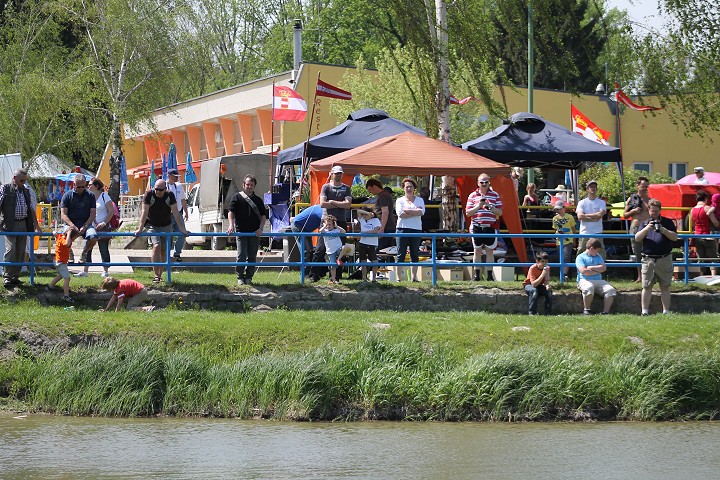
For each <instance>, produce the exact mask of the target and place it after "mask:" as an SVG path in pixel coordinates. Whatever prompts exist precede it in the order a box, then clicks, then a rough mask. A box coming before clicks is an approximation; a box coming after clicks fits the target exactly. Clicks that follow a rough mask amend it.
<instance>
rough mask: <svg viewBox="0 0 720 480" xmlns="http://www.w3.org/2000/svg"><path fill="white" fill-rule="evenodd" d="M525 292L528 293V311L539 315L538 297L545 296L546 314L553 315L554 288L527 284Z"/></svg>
mask: <svg viewBox="0 0 720 480" xmlns="http://www.w3.org/2000/svg"><path fill="white" fill-rule="evenodd" d="M525 293H527V294H528V313H529V314H530V315H537V304H538V297H545V315H552V290H548V289H547V288H545V285H540V286H539V287H537V288H535V287H533V286H532V285H530V284H527V285H525Z"/></svg>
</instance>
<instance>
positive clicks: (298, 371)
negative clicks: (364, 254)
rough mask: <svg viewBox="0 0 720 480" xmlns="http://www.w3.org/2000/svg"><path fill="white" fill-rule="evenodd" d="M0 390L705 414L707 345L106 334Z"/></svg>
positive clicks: (147, 399) (299, 411)
mask: <svg viewBox="0 0 720 480" xmlns="http://www.w3.org/2000/svg"><path fill="white" fill-rule="evenodd" d="M0 380H2V381H1V382H0V385H2V389H1V390H0V392H1V393H2V395H3V396H6V397H7V396H11V397H12V398H15V399H18V400H21V401H24V402H25V403H26V404H27V405H28V406H30V407H31V408H32V409H38V410H42V411H47V412H54V413H61V414H69V415H111V416H127V415H129V416H136V415H139V416H147V415H158V414H163V415H182V416H216V417H239V418H253V417H264V418H277V419H295V420H312V419H315V420H338V419H339V420H354V419H396V420H398V419H404V420H408V419H411V420H452V421H455V420H557V419H582V420H585V419H619V420H664V419H714V418H716V416H717V414H718V409H719V408H720V354H718V352H704V353H700V352H696V353H686V354H680V353H673V354H652V353H648V352H636V353H621V354H616V355H613V356H611V357H609V358H606V357H601V356H597V355H590V354H585V355H584V354H576V353H572V352H570V351H567V350H558V351H551V350H549V349H536V348H519V349H513V350H507V351H494V352H487V353H484V354H473V355H468V356H464V355H459V354H458V353H457V352H456V351H453V350H450V349H447V348H444V347H438V346H433V345H429V344H427V343H424V342H421V341H417V340H416V341H407V342H403V343H393V342H389V341H386V340H384V339H382V338H381V336H378V335H369V336H367V337H366V338H365V339H364V340H363V341H362V342H360V343H358V344H355V345H349V346H346V347H342V348H332V347H325V348H320V349H315V350H311V351H308V352H304V353H279V352H275V353H265V354H257V355H250V356H247V357H244V358H242V359H238V360H235V361H227V360H226V359H224V358H223V357H221V356H218V355H216V354H214V353H213V352H208V351H205V352H200V351H197V350H193V351H189V350H186V349H183V348H180V349H175V348H167V347H166V346H163V345H161V344H159V343H158V342H148V341H143V342H141V341H137V340H136V341H129V340H120V341H114V342H108V343H102V344H98V345H94V346H92V347H81V348H74V349H71V350H70V351H67V352H59V351H58V352H48V353H44V354H41V355H39V356H37V357H34V358H30V357H16V358H15V359H14V360H12V361H8V362H4V363H3V364H2V365H1V366H0Z"/></svg>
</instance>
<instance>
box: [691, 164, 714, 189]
mask: <svg viewBox="0 0 720 480" xmlns="http://www.w3.org/2000/svg"><path fill="white" fill-rule="evenodd" d="M694 171H695V177H696V178H695V181H694V182H693V184H695V185H709V184H710V182H708V179H707V178H705V169H704V168H703V167H695V170H694Z"/></svg>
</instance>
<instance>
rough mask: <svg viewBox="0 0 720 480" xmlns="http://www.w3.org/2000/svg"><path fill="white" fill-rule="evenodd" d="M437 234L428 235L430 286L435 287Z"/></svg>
mask: <svg viewBox="0 0 720 480" xmlns="http://www.w3.org/2000/svg"><path fill="white" fill-rule="evenodd" d="M436 240H437V234H434V235H431V236H430V242H431V243H430V255H432V260H431V262H432V286H433V288H435V287H437V255H435V245H436Z"/></svg>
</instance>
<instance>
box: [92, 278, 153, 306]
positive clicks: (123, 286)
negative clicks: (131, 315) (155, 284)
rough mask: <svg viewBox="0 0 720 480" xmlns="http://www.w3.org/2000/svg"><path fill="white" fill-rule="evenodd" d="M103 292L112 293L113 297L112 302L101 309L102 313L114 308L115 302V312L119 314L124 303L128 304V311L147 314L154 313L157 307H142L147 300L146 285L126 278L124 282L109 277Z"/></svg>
mask: <svg viewBox="0 0 720 480" xmlns="http://www.w3.org/2000/svg"><path fill="white" fill-rule="evenodd" d="M101 288H102V289H103V290H107V291H112V292H113V295H112V297H110V301H109V302H108V304H107V307H105V308H101V309H100V311H101V312H107V311H108V310H110V308H111V307H112V306H113V304H114V303H115V302H117V305H116V306H115V311H116V312H119V311H120V308H121V307H122V304H123V302H125V304H126V308H127V309H128V310H144V311H146V312H150V311H152V310H153V309H154V308H155V307H154V306H152V305H148V306H145V307H142V306H141V304H142V302H144V301H145V300H147V297H148V292H147V290H146V289H145V285H143V284H142V283H140V282H138V281H135V280H131V279H129V278H126V279H124V280H118V279H117V278H114V277H107V278H106V279H105V280H103V283H102V287H101Z"/></svg>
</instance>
